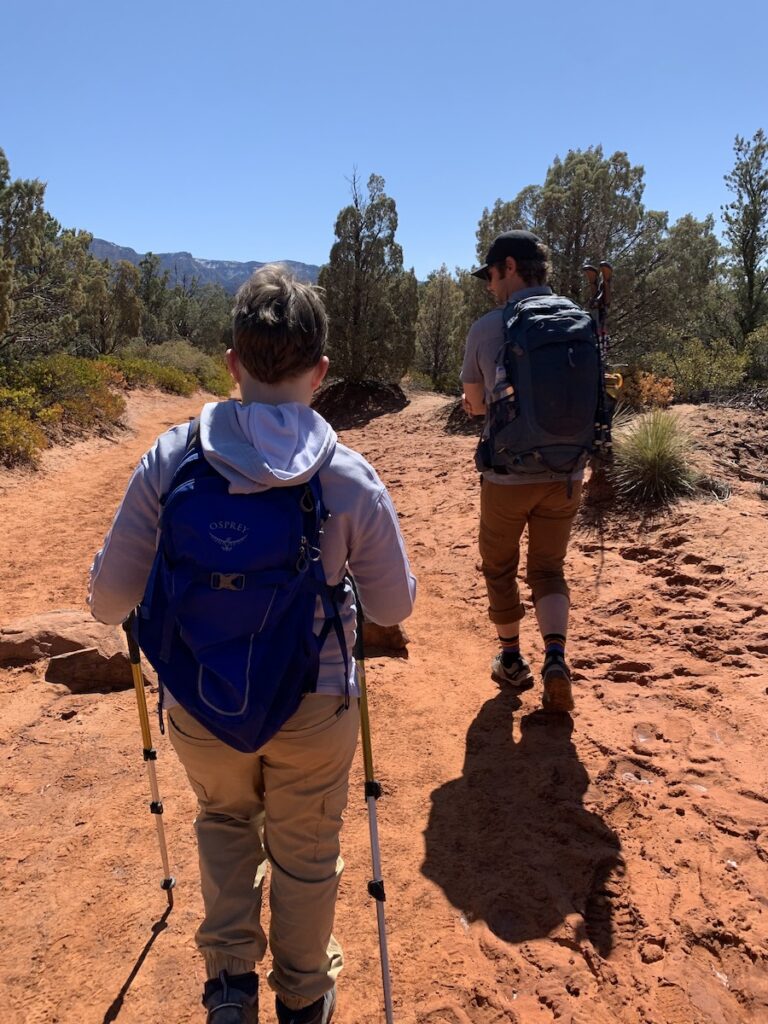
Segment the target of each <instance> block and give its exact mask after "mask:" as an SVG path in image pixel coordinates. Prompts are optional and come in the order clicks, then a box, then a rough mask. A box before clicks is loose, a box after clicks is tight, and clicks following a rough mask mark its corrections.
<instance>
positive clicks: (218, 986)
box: [203, 971, 259, 1024]
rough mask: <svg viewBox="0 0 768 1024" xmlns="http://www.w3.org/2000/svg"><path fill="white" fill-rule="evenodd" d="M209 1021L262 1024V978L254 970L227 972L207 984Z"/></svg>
mask: <svg viewBox="0 0 768 1024" xmlns="http://www.w3.org/2000/svg"><path fill="white" fill-rule="evenodd" d="M203 1006H204V1007H205V1008H206V1010H207V1011H208V1016H207V1017H206V1024H259V979H258V977H257V976H256V974H254V973H253V972H250V973H248V974H227V972H226V971H221V972H220V973H219V976H218V978H212V979H210V980H209V981H206V983H205V989H204V990H203Z"/></svg>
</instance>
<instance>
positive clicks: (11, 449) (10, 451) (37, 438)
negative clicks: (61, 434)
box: [0, 406, 47, 466]
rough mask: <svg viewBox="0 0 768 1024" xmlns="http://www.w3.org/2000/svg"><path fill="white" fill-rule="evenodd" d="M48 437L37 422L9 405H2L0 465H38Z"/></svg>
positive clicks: (0, 412)
mask: <svg viewBox="0 0 768 1024" xmlns="http://www.w3.org/2000/svg"><path fill="white" fill-rule="evenodd" d="M46 443H47V442H46V438H45V434H44V433H43V431H42V429H41V428H40V427H39V426H38V424H37V423H33V421H32V420H31V419H30V418H29V416H26V415H24V413H22V412H17V411H16V410H14V409H10V408H8V407H7V406H6V407H2V406H0V465H3V466H19V465H27V466H36V465H37V464H38V461H39V458H40V452H41V450H42V449H43V448H45V446H46Z"/></svg>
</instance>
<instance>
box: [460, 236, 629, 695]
mask: <svg viewBox="0 0 768 1024" xmlns="http://www.w3.org/2000/svg"><path fill="white" fill-rule="evenodd" d="M473 273H474V276H475V277H477V278H479V279H481V280H483V281H484V282H485V284H486V287H487V289H488V291H489V292H490V294H491V295H492V296H493V297H494V299H495V300H496V303H497V308H496V309H494V310H492V311H491V312H489V313H486V314H485V316H483V317H481V318H480V319H479V320H476V321H475V323H474V324H473V325H472V327H471V328H470V330H469V333H468V335H467V342H466V348H465V352H464V362H463V366H462V371H461V380H462V385H463V389H464V394H463V398H462V404H463V407H464V410H465V412H466V413H467V414H468V415H470V416H481V415H483V416H485V425H484V430H483V435H482V439H481V441H480V443H479V444H478V448H477V454H476V458H475V462H476V466H477V469H478V470H479V472H480V474H481V494H480V534H479V548H480V556H481V561H482V571H483V575H484V577H485V583H486V588H487V591H488V606H489V608H488V613H489V617H490V620H491V622H492V623H493V624H494V625H495V627H496V631H497V633H498V639H499V648H500V649H499V651H498V653H497V654H496V655H495V657H494V658H493V661H492V663H491V674H492V676H493V678H494V679H495V680H496V681H497V682H498V683H500V684H503V685H506V686H509V687H512V688H513V689H516V690H525V689H529V688H530V687H531V686H532V685H533V679H532V673H531V667H530V664H529V662H528V660H527V659H526V658H525V657H524V655H523V654H522V653H521V649H520V622H521V620H522V618H523V616H524V614H525V611H524V608H523V604H522V600H521V596H520V589H519V585H518V581H517V574H518V567H519V562H520V539H521V537H522V535H523V532H524V531H525V530H526V528H527V530H528V560H527V568H526V581H527V583H528V585H529V586H530V588H531V591H532V595H533V604H534V609H535V613H536V619H537V622H538V626H539V630H540V632H541V635H542V638H543V642H544V660H543V665H542V669H541V675H542V681H543V698H542V704H543V707H544V709H545V710H546V711H550V712H569V711H571V710H572V709H573V707H574V701H573V692H572V684H571V672H570V669H569V667H568V663H567V661H566V658H565V646H566V637H567V634H568V616H569V609H570V595H569V588H568V584H567V583H566V580H565V575H564V569H563V566H564V561H565V555H566V551H567V548H568V540H569V537H570V533H571V527H572V525H573V521H574V518H575V516H576V512H577V510H578V507H579V499H580V496H581V487H582V478H583V474H584V467H585V465H586V462H587V459H588V458H589V456H590V455H591V454H594V453H596V452H599V451H601V450H603V449H605V448H606V447H607V446H609V445H610V418H609V415H608V408H607V405H606V399H605V393H604V385H603V370H602V365H601V360H600V352H599V347H598V344H597V337H596V334H595V329H594V324H593V322H592V319H591V317H590V316H589V314H588V313H586V312H584V310H582V309H581V308H580V307H579V306H577V305H576V304H575V303H573V302H571V301H570V300H569V299H566V298H564V297H562V296H558V295H554V294H553V292H552V289H551V288H550V287H549V285H548V284H547V279H548V274H549V262H548V252H547V249H546V247H545V246H544V244H543V243H542V242H541V240H540V239H539V238H538V237H537V236H536V235H534V234H532V233H531V232H529V231H507V232H504V234H501V235H499V236H498V237H497V238H496V239H495V240H494V241H493V243H492V245H491V247H490V249H489V250H488V254H487V257H486V261H485V263H484V264H483V266H481V267H480V268H479V269H478V270H476V271H474V272H473Z"/></svg>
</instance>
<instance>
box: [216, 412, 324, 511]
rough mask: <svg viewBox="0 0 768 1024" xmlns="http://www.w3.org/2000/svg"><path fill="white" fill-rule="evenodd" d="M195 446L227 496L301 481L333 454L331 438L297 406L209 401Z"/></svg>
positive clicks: (318, 418)
mask: <svg viewBox="0 0 768 1024" xmlns="http://www.w3.org/2000/svg"><path fill="white" fill-rule="evenodd" d="M200 444H201V446H202V449H203V453H204V455H205V457H206V459H207V460H208V462H209V463H210V465H211V466H212V467H213V468H214V469H215V470H216V472H217V473H221V475H222V476H223V477H225V478H226V479H227V480H228V481H229V490H230V493H231V494H250V493H252V492H253V491H263V490H265V489H266V488H268V487H290V486H293V485H294V484H302V483H305V482H306V481H307V480H309V479H310V477H312V476H314V474H315V473H316V472H317V471H318V469H320V467H321V466H322V465H323V463H325V462H327V460H328V459H329V458H330V457H331V456H332V455H333V452H334V450H335V448H336V434H335V433H334V431H333V428H332V427H331V426H330V424H328V423H326V421H325V420H324V419H323V417H322V416H320V415H319V414H318V413H316V412H315V411H314V409H310V408H309V406H308V405H303V404H302V403H300V402H286V403H285V404H283V405H262V404H261V403H259V402H249V403H248V404H247V405H243V404H242V403H241V402H239V401H237V400H235V399H231V400H230V401H227V402H209V403H208V404H206V405H205V406H203V411H202V412H201V414H200Z"/></svg>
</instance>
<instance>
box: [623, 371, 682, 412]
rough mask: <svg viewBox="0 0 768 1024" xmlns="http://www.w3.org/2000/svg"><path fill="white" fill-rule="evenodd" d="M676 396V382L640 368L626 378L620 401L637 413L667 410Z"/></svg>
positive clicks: (630, 372)
mask: <svg viewBox="0 0 768 1024" xmlns="http://www.w3.org/2000/svg"><path fill="white" fill-rule="evenodd" d="M674 396H675V385H674V381H672V380H670V378H669V377H657V376H656V374H655V373H651V372H650V371H648V370H641V369H639V368H638V367H635V368H634V369H632V370H630V371H629V373H627V374H626V375H625V377H624V385H623V387H622V388H621V391H620V392H619V400H620V401H621V403H622V404H623V405H627V406H629V408H630V409H634V410H635V411H636V412H641V411H643V410H645V409H653V408H661V409H665V408H666V407H667V406H668V405H669V404H670V402H671V401H672V399H673V398H674Z"/></svg>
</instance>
